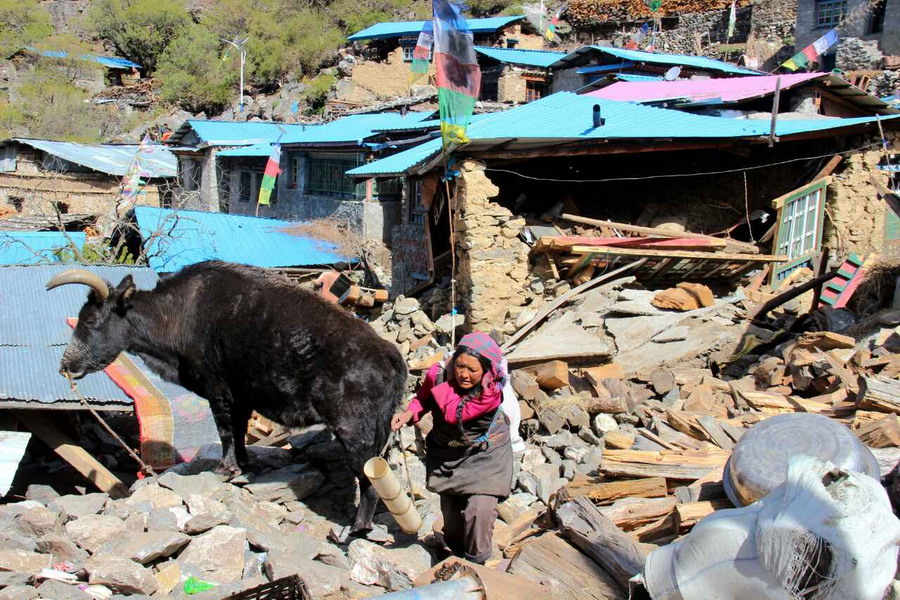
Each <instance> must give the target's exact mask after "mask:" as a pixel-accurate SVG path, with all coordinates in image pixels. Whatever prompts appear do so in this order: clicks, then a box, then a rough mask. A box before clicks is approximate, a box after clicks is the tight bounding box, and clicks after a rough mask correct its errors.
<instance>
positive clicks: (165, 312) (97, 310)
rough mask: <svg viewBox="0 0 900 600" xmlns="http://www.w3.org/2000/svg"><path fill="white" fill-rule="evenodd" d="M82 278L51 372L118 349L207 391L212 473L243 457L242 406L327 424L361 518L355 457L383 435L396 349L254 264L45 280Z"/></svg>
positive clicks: (361, 525)
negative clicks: (153, 281)
mask: <svg viewBox="0 0 900 600" xmlns="http://www.w3.org/2000/svg"><path fill="white" fill-rule="evenodd" d="M71 283H79V284H84V285H87V286H89V287H90V288H91V290H90V292H89V294H88V299H87V302H85V304H84V306H83V307H82V308H81V311H80V312H79V314H78V325H77V326H76V328H75V331H74V333H73V334H72V340H71V342H70V343H69V346H68V347H67V348H66V351H65V353H64V354H63V358H62V362H61V365H60V371H61V372H62V373H63V374H68V375H70V376H71V377H74V378H79V377H83V376H84V375H85V374H87V373H92V372H95V371H99V370H101V369H103V368H105V367H106V366H107V365H109V364H110V363H111V362H112V361H113V360H115V358H116V356H118V354H119V353H120V352H123V351H124V352H130V353H133V354H137V355H138V356H140V357H141V358H142V359H143V360H144V361H145V362H146V363H147V365H148V366H149V367H150V368H151V369H153V370H154V371H155V372H157V373H159V375H160V376H162V377H163V378H165V379H168V380H169V381H172V382H175V383H178V384H180V385H182V386H183V387H185V388H187V389H189V390H191V391H192V392H194V393H196V394H198V395H200V396H202V397H204V398H206V399H207V400H209V403H210V407H211V408H212V413H213V416H214V417H215V421H216V426H217V428H218V431H219V436H220V437H221V438H222V453H223V458H222V462H221V464H220V465H219V467H218V468H217V471H218V472H221V473H224V474H226V475H228V476H233V475H236V474H238V473H240V472H241V467H246V465H247V450H246V448H245V446H244V433H245V432H246V430H247V424H248V420H249V418H250V413H251V411H253V410H256V411H257V412H258V413H259V414H261V415H263V416H265V417H267V418H269V419H272V420H274V421H276V422H278V423H282V424H284V425H287V426H292V427H299V426H303V425H307V424H309V423H312V422H324V423H325V424H327V425H328V426H329V427H330V428H331V430H332V432H334V435H335V436H336V437H337V439H338V440H339V442H340V443H341V445H342V446H343V447H344V449H345V450H346V453H347V458H348V463H349V465H350V468H351V469H352V470H353V472H354V473H355V475H356V477H357V479H358V481H359V487H360V503H359V507H358V508H357V511H356V517H355V519H354V522H353V526H352V531H353V532H356V533H359V532H363V531H365V530H367V529H370V528H371V524H372V518H373V516H374V513H375V506H376V504H377V501H378V497H377V495H376V493H375V490H374V488H372V487H371V484H370V483H369V481H368V480H367V479H366V477H365V476H364V475H363V470H362V468H363V464H364V463H365V462H366V461H367V460H368V459H369V458H371V457H373V456H375V455H376V454H377V453H378V452H379V451H380V450H381V449H382V447H383V446H384V445H385V444H386V442H387V439H388V436H389V434H390V420H391V416H392V415H393V413H394V412H395V410H396V408H397V406H398V404H399V403H400V400H401V398H402V396H403V393H404V391H405V388H406V375H407V370H406V364H405V362H404V360H403V357H402V356H401V355H400V352H399V351H398V350H397V348H396V347H395V346H394V345H393V344H391V343H389V342H387V341H384V340H382V339H381V338H379V337H378V335H376V334H375V332H374V331H373V330H372V329H371V327H369V325H368V324H366V323H365V322H363V321H361V320H359V319H357V318H356V317H354V316H353V315H351V314H350V313H348V312H346V311H345V310H343V309H341V308H340V307H338V306H335V305H332V304H329V303H328V302H326V301H325V300H323V299H321V298H320V297H318V296H317V295H315V294H314V293H312V292H309V291H307V290H303V289H301V288H300V287H298V286H296V285H295V284H293V283H291V282H289V281H287V280H285V279H282V278H280V277H278V276H276V275H273V274H270V273H268V272H266V271H264V270H262V269H256V268H252V267H246V266H241V265H235V264H230V263H225V262H204V263H199V264H195V265H191V266H188V267H185V268H184V269H182V270H181V271H179V272H177V273H175V274H173V275H171V276H169V277H164V278H162V279H160V281H159V283H158V284H157V286H156V288H155V289H153V290H150V291H144V290H138V289H136V287H135V285H134V282H133V281H132V278H131V276H130V275H129V276H126V277H125V278H124V279H123V280H122V282H121V283H120V284H119V285H118V286H116V287H112V286H111V285H110V284H109V283H107V282H105V281H104V280H102V279H101V278H100V277H99V276H97V275H95V274H93V273H90V272H89V271H86V270H70V271H65V272H63V273H60V274H58V275H56V276H55V277H53V278H52V279H51V280H50V281H49V282H48V283H47V289H53V288H54V287H57V286H59V285H64V284H71Z"/></svg>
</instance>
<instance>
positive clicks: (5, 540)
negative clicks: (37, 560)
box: [0, 531, 37, 552]
mask: <svg viewBox="0 0 900 600" xmlns="http://www.w3.org/2000/svg"><path fill="white" fill-rule="evenodd" d="M0 548H6V549H17V550H27V551H28V552H34V551H36V550H37V544H36V543H35V542H34V538H31V537H28V536H27V535H22V534H19V533H16V532H15V531H4V532H0Z"/></svg>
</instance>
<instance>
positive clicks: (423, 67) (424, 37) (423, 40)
mask: <svg viewBox="0 0 900 600" xmlns="http://www.w3.org/2000/svg"><path fill="white" fill-rule="evenodd" d="M433 46H434V23H433V22H432V21H425V24H424V25H422V31H420V32H419V39H418V40H416V47H415V48H413V59H412V65H410V69H411V70H412V72H413V73H416V74H422V73H427V72H428V63H429V62H430V61H431V49H432V47H433Z"/></svg>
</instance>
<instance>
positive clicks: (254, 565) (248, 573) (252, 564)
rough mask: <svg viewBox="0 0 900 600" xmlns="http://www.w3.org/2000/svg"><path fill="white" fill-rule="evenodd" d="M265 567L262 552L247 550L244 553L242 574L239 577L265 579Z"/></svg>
mask: <svg viewBox="0 0 900 600" xmlns="http://www.w3.org/2000/svg"><path fill="white" fill-rule="evenodd" d="M265 567H266V554H265V553H264V552H253V551H252V550H250V549H249V548H248V549H247V551H246V552H245V553H244V574H243V575H242V576H241V579H242V580H247V579H259V578H262V579H265V577H266V572H265Z"/></svg>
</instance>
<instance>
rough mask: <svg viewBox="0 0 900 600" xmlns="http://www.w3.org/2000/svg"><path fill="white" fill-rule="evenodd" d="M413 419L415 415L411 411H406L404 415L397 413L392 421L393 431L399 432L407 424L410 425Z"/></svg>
mask: <svg viewBox="0 0 900 600" xmlns="http://www.w3.org/2000/svg"><path fill="white" fill-rule="evenodd" d="M412 418H413V414H412V411H411V410H404V411H403V412H402V413H397V414H396V415H394V417H393V418H392V419H391V430H393V431H397V430H398V429H400V428H401V427H403V426H404V425H406V424H407V423H409V422H410V421H411V420H412Z"/></svg>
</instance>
